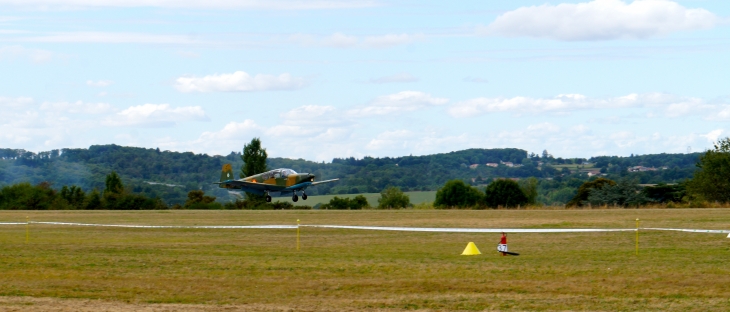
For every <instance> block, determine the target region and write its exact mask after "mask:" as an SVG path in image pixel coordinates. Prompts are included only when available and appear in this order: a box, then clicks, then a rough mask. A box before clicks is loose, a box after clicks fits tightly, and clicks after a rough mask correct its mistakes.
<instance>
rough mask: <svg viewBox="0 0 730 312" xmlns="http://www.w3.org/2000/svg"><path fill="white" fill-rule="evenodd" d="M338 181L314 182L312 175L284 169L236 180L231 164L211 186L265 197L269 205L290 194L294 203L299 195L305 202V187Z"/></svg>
mask: <svg viewBox="0 0 730 312" xmlns="http://www.w3.org/2000/svg"><path fill="white" fill-rule="evenodd" d="M338 180H339V179H332V180H325V181H318V182H314V175H313V174H311V173H296V171H294V170H291V169H286V168H280V169H274V170H270V171H266V172H264V173H259V174H254V175H252V176H248V177H245V178H243V179H238V180H236V179H234V176H233V168H231V164H225V165H223V170H222V172H221V180H220V182H214V183H213V184H218V187H220V188H226V189H235V190H242V191H244V192H249V193H254V194H259V195H266V202H267V203H269V202H271V197H280V196H285V195H287V194H290V193H291V194H292V197H291V200H292V201H294V202H296V201H298V200H299V193H301V194H302V200H307V193H305V192H304V190H306V189H307V187H310V186H314V185H318V184H323V183H329V182H335V181H338Z"/></svg>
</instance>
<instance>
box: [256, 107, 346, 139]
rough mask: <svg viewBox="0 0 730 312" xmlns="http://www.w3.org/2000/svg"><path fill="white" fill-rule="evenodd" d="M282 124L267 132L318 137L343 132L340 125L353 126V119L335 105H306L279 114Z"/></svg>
mask: <svg viewBox="0 0 730 312" xmlns="http://www.w3.org/2000/svg"><path fill="white" fill-rule="evenodd" d="M279 116H280V117H281V124H278V125H276V126H273V127H271V128H269V129H267V130H266V134H268V135H271V136H274V137H280V138H288V137H299V138H301V137H309V138H311V137H317V136H322V135H324V134H325V133H328V132H329V133H330V135H329V136H330V137H331V136H332V135H333V134H334V133H335V132H337V133H342V131H339V130H340V127H346V126H352V125H353V124H355V122H354V121H353V120H348V119H346V118H343V117H342V116H340V114H338V111H337V109H336V108H335V107H333V106H319V105H304V106H300V107H297V108H294V109H292V110H290V111H288V112H286V113H282V114H280V115H279Z"/></svg>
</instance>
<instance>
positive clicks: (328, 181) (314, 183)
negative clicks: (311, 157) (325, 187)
mask: <svg viewBox="0 0 730 312" xmlns="http://www.w3.org/2000/svg"><path fill="white" fill-rule="evenodd" d="M339 180H340V179H332V180H324V181H317V182H312V184H311V185H317V184H323V183H330V182H335V181H339Z"/></svg>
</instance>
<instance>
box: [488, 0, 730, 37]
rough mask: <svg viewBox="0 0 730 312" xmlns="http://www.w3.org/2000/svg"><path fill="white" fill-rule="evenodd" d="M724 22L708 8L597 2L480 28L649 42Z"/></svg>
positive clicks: (536, 10)
mask: <svg viewBox="0 0 730 312" xmlns="http://www.w3.org/2000/svg"><path fill="white" fill-rule="evenodd" d="M720 22H721V19H720V18H719V17H718V16H716V15H715V14H713V13H711V12H709V11H707V10H705V9H688V8H685V7H683V6H682V5H680V4H678V3H676V2H673V1H669V0H636V1H633V2H631V3H626V2H624V1H621V0H594V1H591V2H584V3H575V4H574V3H562V4H558V5H549V4H544V5H540V6H531V7H521V8H519V9H516V10H514V11H509V12H507V13H504V14H502V15H500V16H499V17H497V19H496V20H495V21H494V22H492V23H491V24H489V25H488V26H486V27H484V28H481V29H479V30H478V32H479V33H481V34H483V35H499V36H505V37H533V38H545V39H554V40H563V41H581V40H614V39H645V38H650V37H655V36H661V35H666V34H670V33H674V32H678V31H689V30H699V29H709V28H712V27H714V26H716V25H718V24H719V23H720Z"/></svg>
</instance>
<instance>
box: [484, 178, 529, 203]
mask: <svg viewBox="0 0 730 312" xmlns="http://www.w3.org/2000/svg"><path fill="white" fill-rule="evenodd" d="M484 192H485V198H484V202H485V204H486V205H487V207H491V208H497V207H499V206H502V207H517V206H519V205H525V204H527V203H528V199H527V196H526V195H525V193H524V192H523V191H522V189H521V188H520V186H519V184H517V182H515V181H512V180H497V181H494V182H492V183H490V184H489V185H488V186H487V189H486V190H485V191H484Z"/></svg>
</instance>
